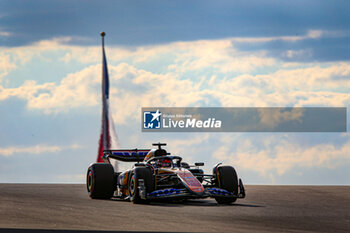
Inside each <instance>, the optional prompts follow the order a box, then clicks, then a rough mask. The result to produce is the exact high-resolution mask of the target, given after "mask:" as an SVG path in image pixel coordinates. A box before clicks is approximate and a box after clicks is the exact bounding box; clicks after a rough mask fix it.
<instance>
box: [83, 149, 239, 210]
mask: <svg viewBox="0 0 350 233" xmlns="http://www.w3.org/2000/svg"><path fill="white" fill-rule="evenodd" d="M153 145H154V146H157V147H158V148H157V149H153V150H148V149H147V150H144V149H142V150H138V149H134V150H105V151H104V158H103V159H104V161H105V163H94V164H92V165H90V167H89V168H88V171H87V179H86V184H87V190H88V193H89V196H90V197H91V198H94V199H95V198H96V199H110V198H112V197H114V198H120V199H126V200H130V201H132V202H133V203H145V202H149V201H151V200H156V199H194V198H207V197H212V198H215V200H216V201H217V202H218V203H221V204H229V203H232V202H235V201H236V199H237V198H244V197H245V191H244V186H243V183H242V180H241V179H238V177H237V173H236V171H235V169H234V168H233V167H231V166H221V163H219V164H217V165H216V166H214V168H213V174H212V175H206V174H204V172H203V170H202V169H200V168H199V167H200V166H204V163H195V164H194V165H192V166H190V165H189V164H188V163H185V162H183V161H182V158H181V157H180V156H171V155H170V153H167V151H166V150H164V149H163V148H162V146H166V144H165V143H155V144H153ZM110 159H116V160H119V161H125V162H136V163H135V164H134V166H133V168H132V169H130V170H127V171H124V172H115V171H114V168H113V166H112V165H111V162H110Z"/></svg>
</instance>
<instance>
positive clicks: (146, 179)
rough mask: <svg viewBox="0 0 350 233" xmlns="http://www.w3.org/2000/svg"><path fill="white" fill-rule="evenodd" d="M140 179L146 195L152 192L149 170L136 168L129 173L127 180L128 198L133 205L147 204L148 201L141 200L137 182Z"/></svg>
mask: <svg viewBox="0 0 350 233" xmlns="http://www.w3.org/2000/svg"><path fill="white" fill-rule="evenodd" d="M140 179H142V180H143V183H144V185H145V189H146V193H150V192H152V191H153V190H154V179H153V174H152V171H151V170H150V169H149V168H146V167H142V168H136V169H135V170H134V171H132V172H131V175H130V180H129V197H130V201H132V202H133V203H134V204H139V203H148V202H149V200H145V199H142V198H141V196H140V189H139V180H140Z"/></svg>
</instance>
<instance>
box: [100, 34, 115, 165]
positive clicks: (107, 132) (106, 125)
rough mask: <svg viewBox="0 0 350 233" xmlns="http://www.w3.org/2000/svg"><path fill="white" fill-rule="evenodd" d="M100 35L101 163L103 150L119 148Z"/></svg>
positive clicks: (103, 48)
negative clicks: (110, 106)
mask: <svg viewBox="0 0 350 233" xmlns="http://www.w3.org/2000/svg"><path fill="white" fill-rule="evenodd" d="M101 36H102V119H101V133H100V140H99V144H98V152H97V162H98V163H102V162H104V161H103V151H104V150H110V149H117V148H119V143H118V137H117V134H116V133H115V130H114V123H113V118H112V115H111V111H110V109H109V77H108V68H107V59H106V53H105V47H104V36H105V33H104V32H101Z"/></svg>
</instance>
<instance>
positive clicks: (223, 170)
mask: <svg viewBox="0 0 350 233" xmlns="http://www.w3.org/2000/svg"><path fill="white" fill-rule="evenodd" d="M217 169H218V171H217V173H218V174H216V176H217V186H218V187H219V188H222V189H225V190H227V191H229V192H231V193H232V194H233V195H235V196H237V195H238V178H237V173H236V170H235V169H234V168H233V167H231V166H221V167H218V168H217ZM215 200H216V202H217V203H219V204H230V203H233V202H235V201H236V200H237V197H215Z"/></svg>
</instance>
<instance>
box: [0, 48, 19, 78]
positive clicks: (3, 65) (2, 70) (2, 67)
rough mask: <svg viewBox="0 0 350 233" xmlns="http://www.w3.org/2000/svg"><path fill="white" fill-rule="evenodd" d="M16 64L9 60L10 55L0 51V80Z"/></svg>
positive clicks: (14, 67)
mask: <svg viewBox="0 0 350 233" xmlns="http://www.w3.org/2000/svg"><path fill="white" fill-rule="evenodd" d="M16 68H17V66H16V64H15V63H14V62H13V61H11V57H10V55H9V54H7V53H6V52H0V82H1V80H2V78H3V77H5V76H6V75H8V73H9V72H10V71H12V70H14V69H16Z"/></svg>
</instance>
